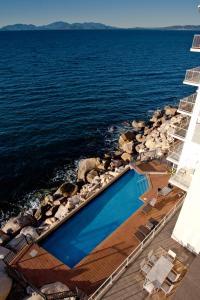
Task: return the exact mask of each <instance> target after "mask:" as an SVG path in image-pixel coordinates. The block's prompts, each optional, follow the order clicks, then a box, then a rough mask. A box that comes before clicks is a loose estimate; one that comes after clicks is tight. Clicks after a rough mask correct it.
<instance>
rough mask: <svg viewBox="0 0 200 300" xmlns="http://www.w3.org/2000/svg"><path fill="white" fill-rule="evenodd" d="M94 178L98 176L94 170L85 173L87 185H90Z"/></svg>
mask: <svg viewBox="0 0 200 300" xmlns="http://www.w3.org/2000/svg"><path fill="white" fill-rule="evenodd" d="M96 176H99V173H98V172H97V171H96V170H91V171H90V172H88V173H87V175H86V180H87V182H89V183H92V181H93V180H94V178H95V177H96Z"/></svg>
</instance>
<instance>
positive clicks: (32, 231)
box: [20, 226, 39, 240]
mask: <svg viewBox="0 0 200 300" xmlns="http://www.w3.org/2000/svg"><path fill="white" fill-rule="evenodd" d="M20 234H23V235H25V236H28V237H29V236H31V237H32V239H33V240H36V239H37V238H38V237H39V234H38V232H37V229H36V228H34V227H32V226H27V227H24V228H22V230H21V231H20Z"/></svg>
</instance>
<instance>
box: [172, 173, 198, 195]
mask: <svg viewBox="0 0 200 300" xmlns="http://www.w3.org/2000/svg"><path fill="white" fill-rule="evenodd" d="M193 174H194V170H193V169H187V168H181V169H179V170H178V172H177V173H176V174H175V175H173V176H172V177H171V178H170V180H169V182H170V183H171V184H172V185H175V186H177V187H179V188H180V189H182V190H184V191H186V192H187V191H188V189H189V186H190V184H191V181H192V176H193Z"/></svg>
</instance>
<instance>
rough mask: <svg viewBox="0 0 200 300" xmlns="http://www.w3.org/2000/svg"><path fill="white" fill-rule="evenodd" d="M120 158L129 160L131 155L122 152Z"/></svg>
mask: <svg viewBox="0 0 200 300" xmlns="http://www.w3.org/2000/svg"><path fill="white" fill-rule="evenodd" d="M121 158H122V159H123V160H124V161H125V162H130V161H131V160H132V156H131V154H129V153H123V154H122V156H121Z"/></svg>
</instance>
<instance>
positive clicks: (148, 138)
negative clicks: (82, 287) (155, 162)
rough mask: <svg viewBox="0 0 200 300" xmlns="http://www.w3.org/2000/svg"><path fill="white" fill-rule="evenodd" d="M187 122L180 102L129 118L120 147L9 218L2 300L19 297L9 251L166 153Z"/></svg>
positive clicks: (1, 266) (0, 272)
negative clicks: (132, 168) (133, 167)
mask: <svg viewBox="0 0 200 300" xmlns="http://www.w3.org/2000/svg"><path fill="white" fill-rule="evenodd" d="M186 121H187V120H186V118H185V117H184V116H183V115H180V114H178V113H177V108H176V107H170V106H166V107H165V108H164V109H163V110H156V111H155V112H154V113H153V115H152V117H151V119H150V120H149V121H148V122H144V121H141V120H139V121H136V120H134V121H133V122H132V123H128V124H127V126H129V130H127V131H126V132H124V133H122V134H121V135H120V136H119V140H118V146H117V148H116V149H115V151H113V152H112V153H105V154H104V156H103V157H101V158H100V157H93V158H87V159H83V160H81V161H80V162H79V166H78V172H77V181H76V183H71V182H65V183H63V184H62V185H61V186H60V187H58V189H57V190H53V191H51V192H50V193H48V194H46V195H45V196H44V197H43V198H42V200H41V202H40V205H39V207H38V208H37V209H33V210H32V211H31V213H30V212H28V213H23V214H20V215H18V216H16V217H12V218H10V219H9V220H8V221H7V222H6V223H5V224H4V225H3V227H2V228H1V229H0V282H3V283H4V284H1V285H0V299H10V300H11V299H14V298H15V299H19V298H17V297H16V286H17V285H16V282H13V280H12V278H10V277H9V276H8V274H7V271H6V264H5V262H4V258H5V257H6V256H7V254H8V253H9V252H10V251H12V252H13V253H16V252H17V251H18V250H19V249H18V245H19V242H20V241H21V239H23V238H24V237H26V238H27V239H29V240H30V241H31V242H32V241H34V240H37V239H38V238H39V237H40V236H41V235H43V234H45V233H46V232H47V231H48V230H50V229H51V228H53V227H54V226H55V225H57V224H59V223H60V222H61V221H62V220H63V219H64V218H66V217H67V216H68V215H69V214H71V213H72V212H73V211H74V210H75V209H77V208H79V207H80V206H81V205H83V204H84V203H85V202H86V201H88V199H89V198H91V197H92V196H94V195H95V194H96V193H97V192H99V191H100V190H101V189H102V188H104V187H105V186H107V184H109V183H110V182H111V181H113V180H114V179H115V178H116V177H117V176H119V175H120V174H121V173H123V172H124V170H125V169H126V168H127V165H129V163H130V162H136V161H144V162H145V161H148V160H151V159H153V158H163V157H166V155H167V153H168V152H169V150H170V149H171V147H172V146H173V142H174V140H173V138H172V137H171V135H170V133H171V132H172V131H173V130H174V127H175V126H177V125H179V126H180V124H185V122H186ZM58 285H59V284H58V283H57V286H58ZM61 285H62V284H61ZM54 287H55V284H54ZM62 288H63V285H62ZM43 289H44V287H43ZM49 290H51V292H52V286H51V287H50V288H49V289H48V288H47V293H49ZM56 290H57V289H56ZM61 290H62V289H61ZM32 292H33V291H32V290H31V289H27V290H26V292H25V291H24V298H23V297H22V298H20V299H43V298H33V296H32ZM26 294H27V295H26ZM38 297H41V296H39V295H38ZM71 299H73V297H72V298H71Z"/></svg>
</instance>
